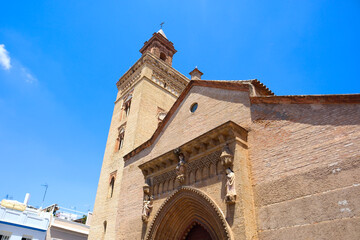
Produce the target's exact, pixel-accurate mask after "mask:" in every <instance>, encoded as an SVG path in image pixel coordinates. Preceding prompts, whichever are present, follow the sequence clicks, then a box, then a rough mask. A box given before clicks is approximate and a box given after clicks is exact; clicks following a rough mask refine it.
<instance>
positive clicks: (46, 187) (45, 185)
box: [41, 183, 49, 208]
mask: <svg viewBox="0 0 360 240" xmlns="http://www.w3.org/2000/svg"><path fill="white" fill-rule="evenodd" d="M41 186H43V187H45V192H44V197H43V200H42V203H41V208H42V207H43V205H44V201H45V196H46V192H47V189H48V187H49V185H48V184H47V183H45V184H42V185H41Z"/></svg>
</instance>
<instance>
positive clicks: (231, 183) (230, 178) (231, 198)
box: [225, 168, 236, 203]
mask: <svg viewBox="0 0 360 240" xmlns="http://www.w3.org/2000/svg"><path fill="white" fill-rule="evenodd" d="M235 200H236V189H235V173H234V172H233V171H232V170H231V169H230V168H227V169H226V197H225V201H226V202H227V203H235Z"/></svg>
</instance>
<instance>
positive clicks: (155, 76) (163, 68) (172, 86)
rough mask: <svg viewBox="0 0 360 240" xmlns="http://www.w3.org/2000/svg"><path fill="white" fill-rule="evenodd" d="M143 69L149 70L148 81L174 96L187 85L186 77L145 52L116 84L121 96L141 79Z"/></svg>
mask: <svg viewBox="0 0 360 240" xmlns="http://www.w3.org/2000/svg"><path fill="white" fill-rule="evenodd" d="M144 67H148V68H150V69H151V76H148V78H149V80H151V81H153V82H154V83H156V84H157V85H159V86H161V87H163V88H164V89H166V90H167V91H169V92H170V93H171V94H173V95H174V96H179V95H180V94H181V92H182V91H183V90H184V89H185V87H186V85H187V84H188V83H189V79H188V78H187V77H185V76H184V75H182V74H181V73H179V72H178V71H176V70H175V69H174V68H172V67H169V65H167V64H165V63H164V62H162V61H161V60H160V59H157V58H156V57H154V56H153V55H152V54H151V53H149V52H147V53H145V54H144V55H143V56H142V57H141V58H140V59H139V60H138V61H137V62H136V63H135V64H134V66H133V67H132V68H130V69H129V70H128V71H127V72H126V73H125V74H124V75H123V76H122V77H121V78H120V79H119V81H118V82H117V83H116V85H117V87H118V90H119V91H121V93H122V94H125V93H126V92H128V91H129V89H130V88H131V87H133V86H134V85H135V84H136V82H137V81H139V80H140V79H141V77H142V76H143V73H142V71H143V69H144Z"/></svg>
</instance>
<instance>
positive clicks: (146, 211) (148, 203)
mask: <svg viewBox="0 0 360 240" xmlns="http://www.w3.org/2000/svg"><path fill="white" fill-rule="evenodd" d="M152 201H153V197H150V196H149V195H145V199H144V205H143V210H142V217H141V218H142V220H143V221H144V222H147V221H148V220H149V216H150V212H151V209H152V208H153V202H152Z"/></svg>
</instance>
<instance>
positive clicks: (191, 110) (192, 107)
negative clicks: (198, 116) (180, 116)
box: [190, 103, 198, 113]
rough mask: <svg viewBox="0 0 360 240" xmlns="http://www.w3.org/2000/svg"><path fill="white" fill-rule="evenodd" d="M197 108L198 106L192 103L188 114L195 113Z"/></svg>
mask: <svg viewBox="0 0 360 240" xmlns="http://www.w3.org/2000/svg"><path fill="white" fill-rule="evenodd" d="M197 108H198V104H197V103H193V104H192V105H191V107H190V112H192V113H193V112H195V111H196V109H197Z"/></svg>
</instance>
